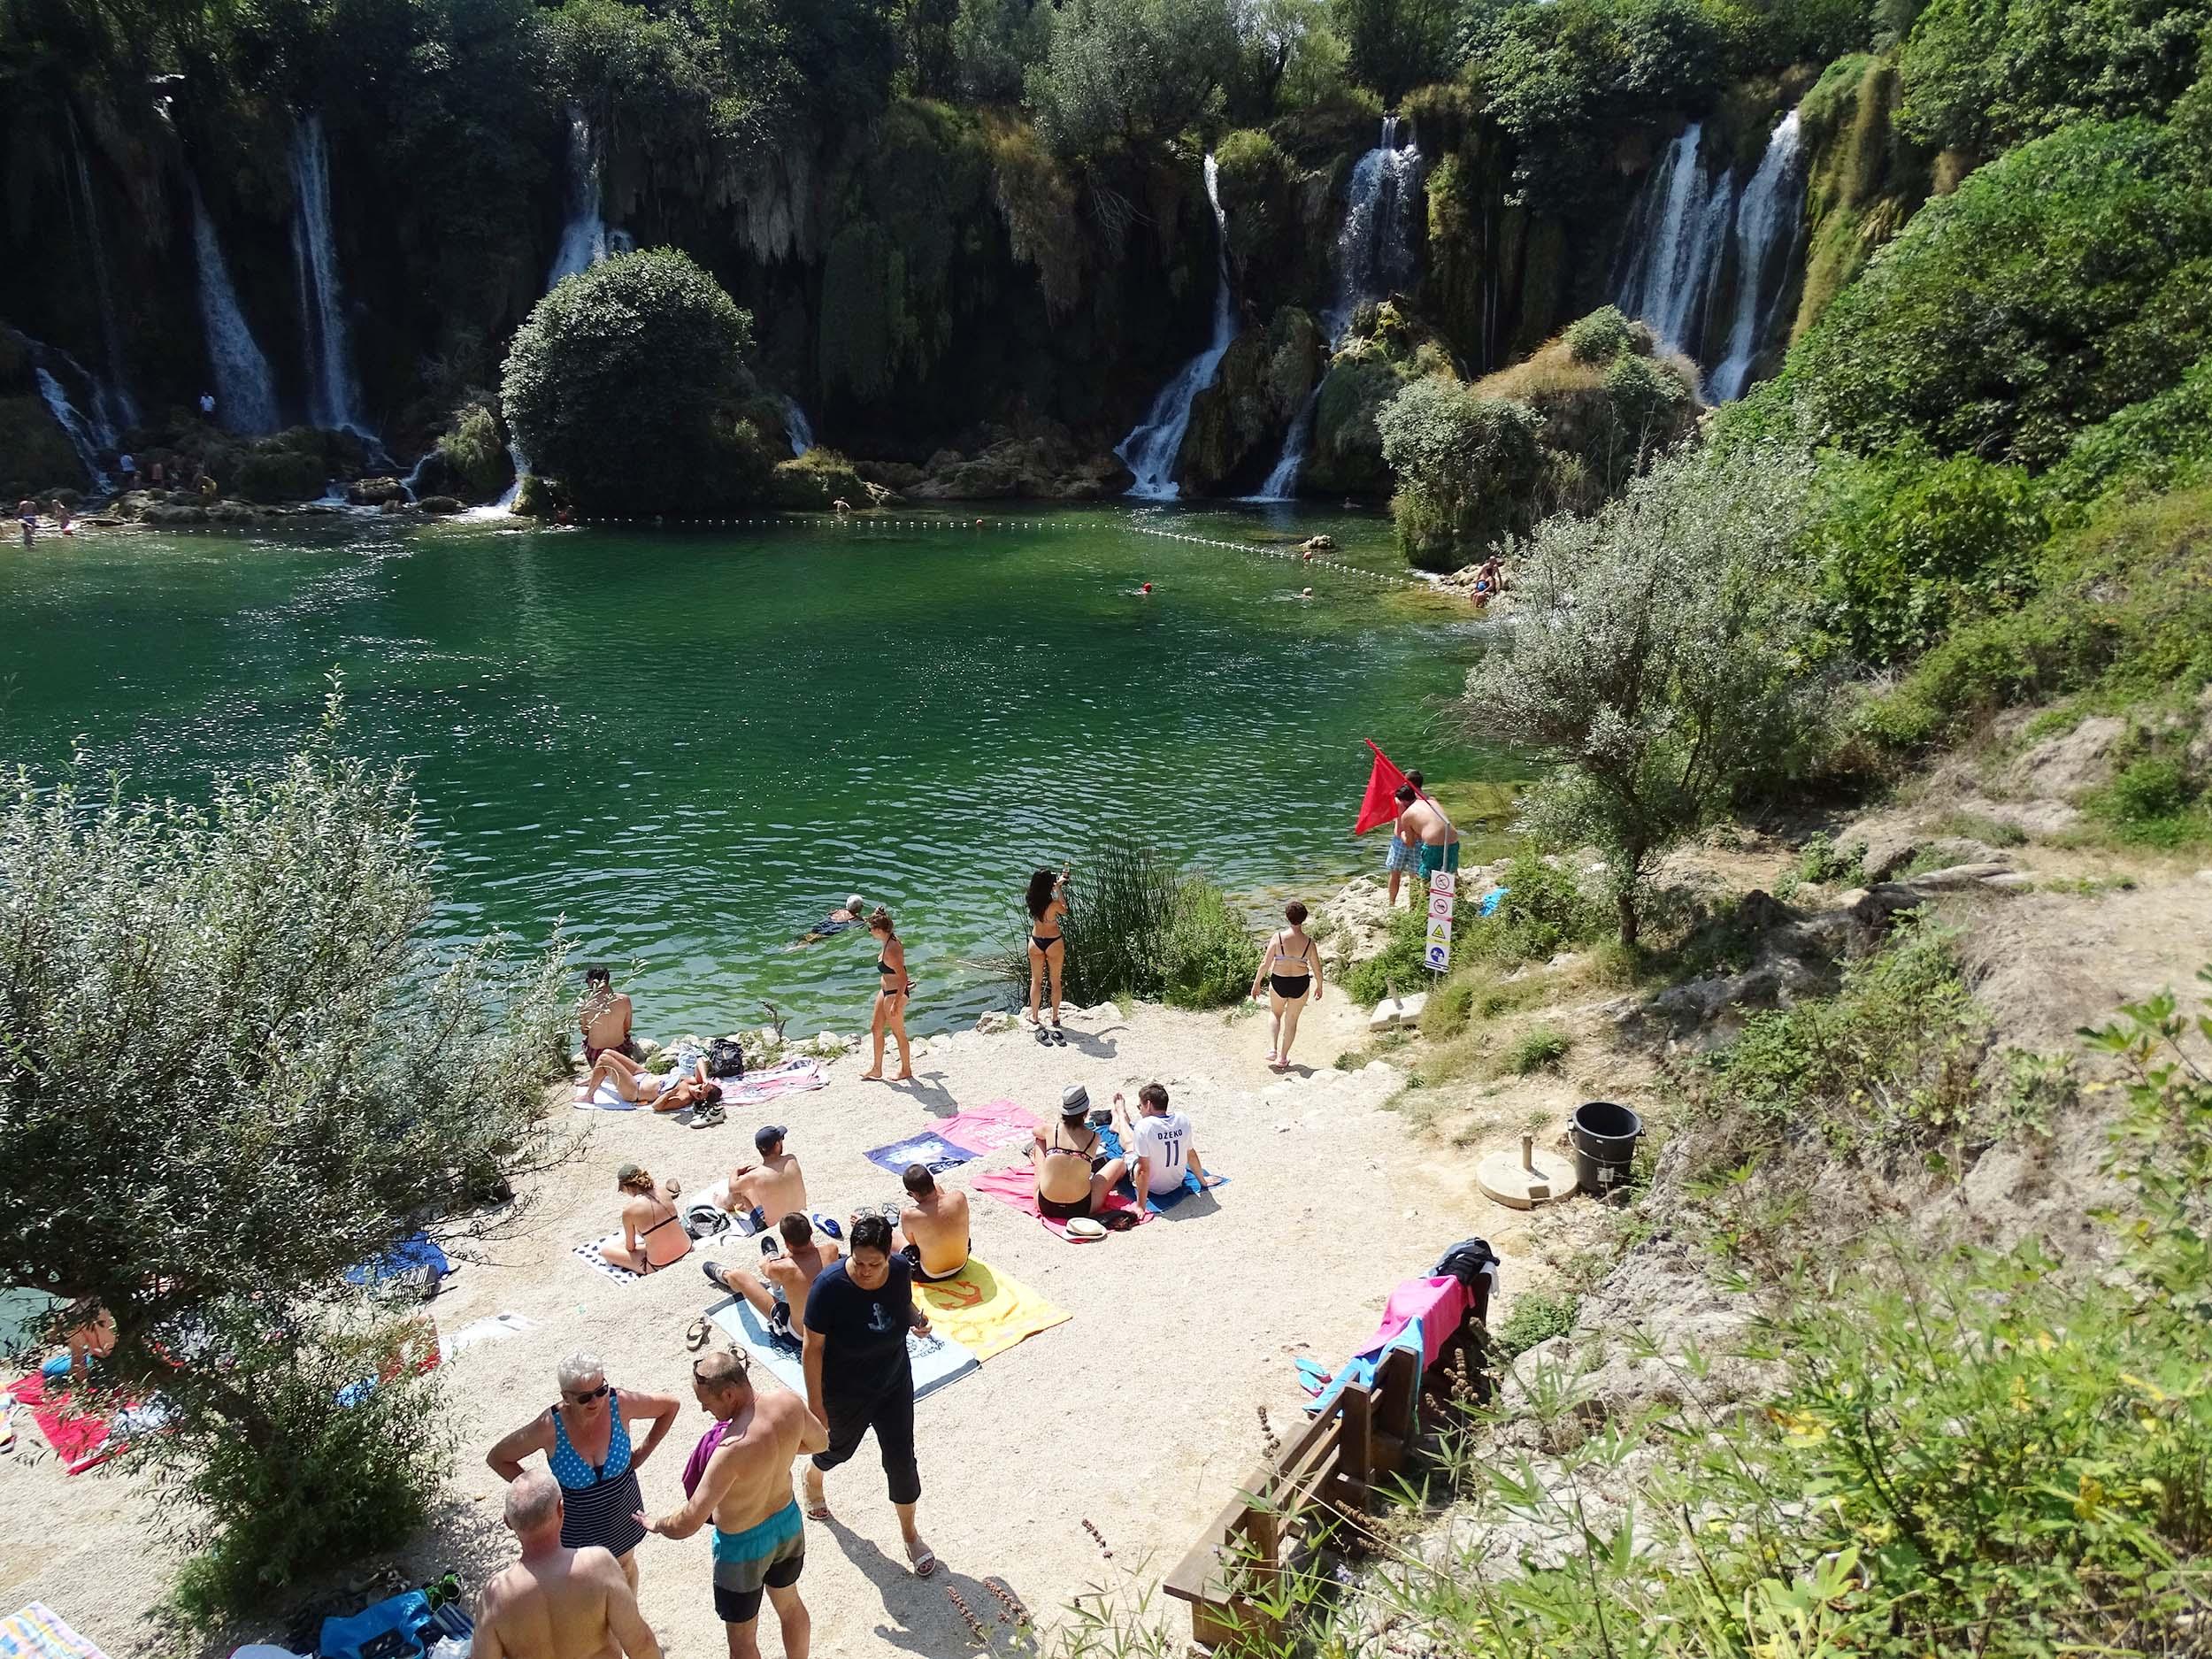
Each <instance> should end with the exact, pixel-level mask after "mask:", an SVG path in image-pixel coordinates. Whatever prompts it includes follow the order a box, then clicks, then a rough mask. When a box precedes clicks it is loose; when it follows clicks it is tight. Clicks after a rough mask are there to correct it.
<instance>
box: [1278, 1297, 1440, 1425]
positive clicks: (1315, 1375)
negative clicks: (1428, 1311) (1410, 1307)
mask: <svg viewBox="0 0 2212 1659" xmlns="http://www.w3.org/2000/svg"><path fill="white" fill-rule="evenodd" d="M1398 1348H1406V1349H1408V1350H1409V1351H1410V1352H1411V1353H1412V1355H1413V1363H1414V1365H1415V1366H1416V1368H1418V1367H1419V1365H1420V1363H1421V1356H1423V1355H1424V1354H1425V1353H1427V1352H1428V1348H1427V1344H1426V1343H1425V1340H1424V1339H1423V1335H1422V1331H1421V1316H1420V1315H1419V1314H1415V1315H1414V1316H1413V1317H1412V1318H1410V1319H1409V1320H1407V1321H1406V1327H1405V1329H1404V1330H1402V1331H1401V1332H1399V1333H1398V1334H1397V1335H1395V1336H1394V1337H1392V1338H1391V1339H1390V1340H1388V1341H1387V1342H1385V1343H1384V1344H1383V1345H1382V1346H1381V1347H1379V1348H1372V1349H1371V1350H1369V1351H1368V1352H1367V1353H1364V1354H1359V1355H1356V1356H1353V1357H1352V1358H1350V1359H1348V1360H1346V1361H1345V1362H1344V1363H1343V1364H1342V1365H1340V1366H1339V1367H1338V1368H1337V1373H1336V1375H1335V1376H1333V1377H1331V1378H1329V1379H1326V1380H1325V1381H1324V1380H1323V1379H1322V1375H1321V1367H1320V1366H1319V1365H1317V1364H1316V1363H1314V1362H1313V1361H1311V1360H1308V1359H1302V1360H1300V1361H1299V1362H1298V1376H1299V1380H1300V1382H1302V1383H1303V1384H1305V1385H1306V1386H1310V1387H1318V1388H1319V1389H1320V1390H1321V1392H1320V1393H1319V1394H1316V1395H1315V1396H1314V1397H1313V1398H1312V1399H1310V1400H1309V1401H1307V1402H1306V1410H1307V1412H1308V1413H1309V1414H1313V1413H1317V1412H1319V1411H1322V1410H1325V1409H1327V1408H1328V1406H1329V1405H1330V1404H1331V1403H1332V1402H1333V1401H1334V1400H1335V1399H1336V1397H1337V1395H1339V1394H1342V1393H1343V1392H1344V1390H1345V1387H1346V1386H1347V1385H1348V1384H1350V1383H1357V1384H1358V1385H1359V1386H1361V1387H1363V1388H1371V1387H1373V1386H1375V1374H1376V1373H1377V1372H1378V1371H1380V1370H1381V1369H1382V1363H1383V1357H1384V1356H1386V1355H1387V1354H1390V1353H1392V1352H1393V1351H1394V1350H1396V1349H1398Z"/></svg>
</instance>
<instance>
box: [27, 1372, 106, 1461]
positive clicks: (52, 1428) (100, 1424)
mask: <svg viewBox="0 0 2212 1659" xmlns="http://www.w3.org/2000/svg"><path fill="white" fill-rule="evenodd" d="M8 1395H9V1397H10V1398H11V1399H12V1400H14V1401H15V1402H17V1403H18V1404H19V1405H24V1406H27V1407H29V1408H30V1412H31V1421H32V1422H34V1423H35V1424H37V1425H38V1432H40V1433H41V1434H43V1435H44V1436H45V1437H46V1443H47V1444H48V1445H49V1446H50V1447H52V1448H54V1454H55V1455H56V1456H58V1457H59V1458H60V1459H61V1464H62V1467H63V1468H64V1469H66V1470H67V1471H69V1472H70V1473H71V1474H73V1475H81V1474H82V1473H84V1471H86V1470H88V1469H89V1468H91V1467H92V1466H93V1465H94V1464H95V1463H103V1462H104V1461H105V1460H107V1459H108V1458H111V1457H112V1456H114V1455H116V1454H117V1453H118V1452H119V1451H121V1450H122V1449H123V1441H122V1440H120V1439H119V1438H113V1437H111V1429H112V1428H113V1426H114V1422H115V1418H114V1416H113V1414H112V1413H110V1412H106V1411H100V1410H92V1411H83V1412H79V1411H74V1410H72V1409H71V1404H72V1402H71V1400H70V1391H69V1390H67V1389H62V1388H57V1389H54V1390H51V1391H49V1390H48V1388H47V1386H46V1379H45V1378H44V1377H43V1376H42V1375H41V1374H40V1373H38V1372H37V1371H33V1372H32V1373H31V1374H30V1375H29V1376H28V1377H26V1378H24V1379H22V1380H20V1381H19V1382H14V1383H11V1384H10V1385H9V1386H8Z"/></svg>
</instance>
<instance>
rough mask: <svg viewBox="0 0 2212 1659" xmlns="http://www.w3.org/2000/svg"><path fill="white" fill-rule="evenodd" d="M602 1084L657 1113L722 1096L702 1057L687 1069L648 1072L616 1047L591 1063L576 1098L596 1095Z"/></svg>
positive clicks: (679, 1108)
mask: <svg viewBox="0 0 2212 1659" xmlns="http://www.w3.org/2000/svg"><path fill="white" fill-rule="evenodd" d="M602 1083H611V1084H613V1085H614V1092H615V1093H616V1094H618V1095H620V1096H621V1097H622V1098H623V1099H624V1100H626V1101H634V1102H637V1103H638V1104H639V1105H641V1106H650V1107H651V1108H652V1109H653V1110H655V1111H657V1112H680V1111H681V1110H684V1109H685V1108H686V1107H687V1106H703V1105H705V1104H706V1103H707V1102H710V1101H719V1100H720V1099H721V1098H722V1086H721V1085H720V1084H719V1083H717V1082H716V1081H715V1080H714V1079H712V1078H710V1077H709V1076H708V1075H707V1063H706V1062H705V1061H704V1060H698V1061H695V1062H693V1064H692V1067H691V1070H690V1071H688V1072H685V1071H671V1072H668V1073H667V1074H665V1075H662V1074H659V1073H657V1072H652V1071H647V1070H646V1069H645V1068H644V1067H643V1066H641V1065H640V1064H638V1063H637V1062H636V1061H634V1060H633V1059H632V1058H630V1056H628V1055H626V1054H625V1053H623V1052H622V1050H621V1049H619V1048H608V1049H604V1050H603V1051H602V1052H601V1054H600V1056H599V1057H598V1058H597V1059H596V1060H595V1061H593V1062H592V1064H591V1070H590V1071H588V1072H587V1073H585V1076H584V1089H583V1093H582V1094H579V1095H578V1096H577V1097H576V1098H577V1099H578V1100H580V1101H588V1100H591V1099H593V1098H595V1096H596V1095H597V1094H598V1093H599V1086H600V1085H601V1084H602Z"/></svg>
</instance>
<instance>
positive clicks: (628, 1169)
mask: <svg viewBox="0 0 2212 1659" xmlns="http://www.w3.org/2000/svg"><path fill="white" fill-rule="evenodd" d="M644 1173H645V1166H644V1165H643V1164H624V1165H623V1166H622V1167H621V1168H620V1169H618V1170H617V1171H615V1172H614V1184H615V1185H616V1186H617V1187H627V1186H628V1185H629V1184H630V1183H631V1182H632V1181H634V1180H635V1179H637V1178H638V1177H639V1176H641V1175H642V1174H644Z"/></svg>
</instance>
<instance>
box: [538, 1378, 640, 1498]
mask: <svg viewBox="0 0 2212 1659" xmlns="http://www.w3.org/2000/svg"><path fill="white" fill-rule="evenodd" d="M549 1409H550V1410H551V1411H552V1413H553V1451H552V1454H551V1455H549V1456H548V1457H547V1458H546V1460H545V1461H546V1462H547V1463H549V1464H550V1465H551V1466H552V1469H553V1479H556V1480H557V1481H559V1482H560V1483H561V1485H562V1486H563V1487H564V1488H565V1490H567V1491H570V1492H576V1491H580V1490H581V1489H582V1488H584V1487H586V1486H597V1485H599V1484H600V1483H601V1482H602V1481H606V1480H615V1479H620V1478H621V1477H622V1476H623V1475H625V1474H626V1473H628V1472H629V1468H630V1426H629V1425H628V1424H626V1423H625V1422H624V1421H623V1420H622V1399H621V1396H620V1395H618V1394H616V1393H615V1391H614V1390H613V1389H611V1388H610V1389H608V1390H607V1413H608V1416H609V1417H610V1418H611V1427H610V1428H609V1429H608V1431H607V1461H606V1462H605V1463H587V1462H586V1461H585V1460H584V1455H583V1454H582V1453H581V1452H580V1451H578V1450H577V1449H576V1448H575V1447H574V1446H573V1445H572V1444H570V1442H569V1438H568V1425H566V1424H565V1423H563V1422H562V1421H561V1409H560V1407H558V1406H553V1407H551V1408H549Z"/></svg>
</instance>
